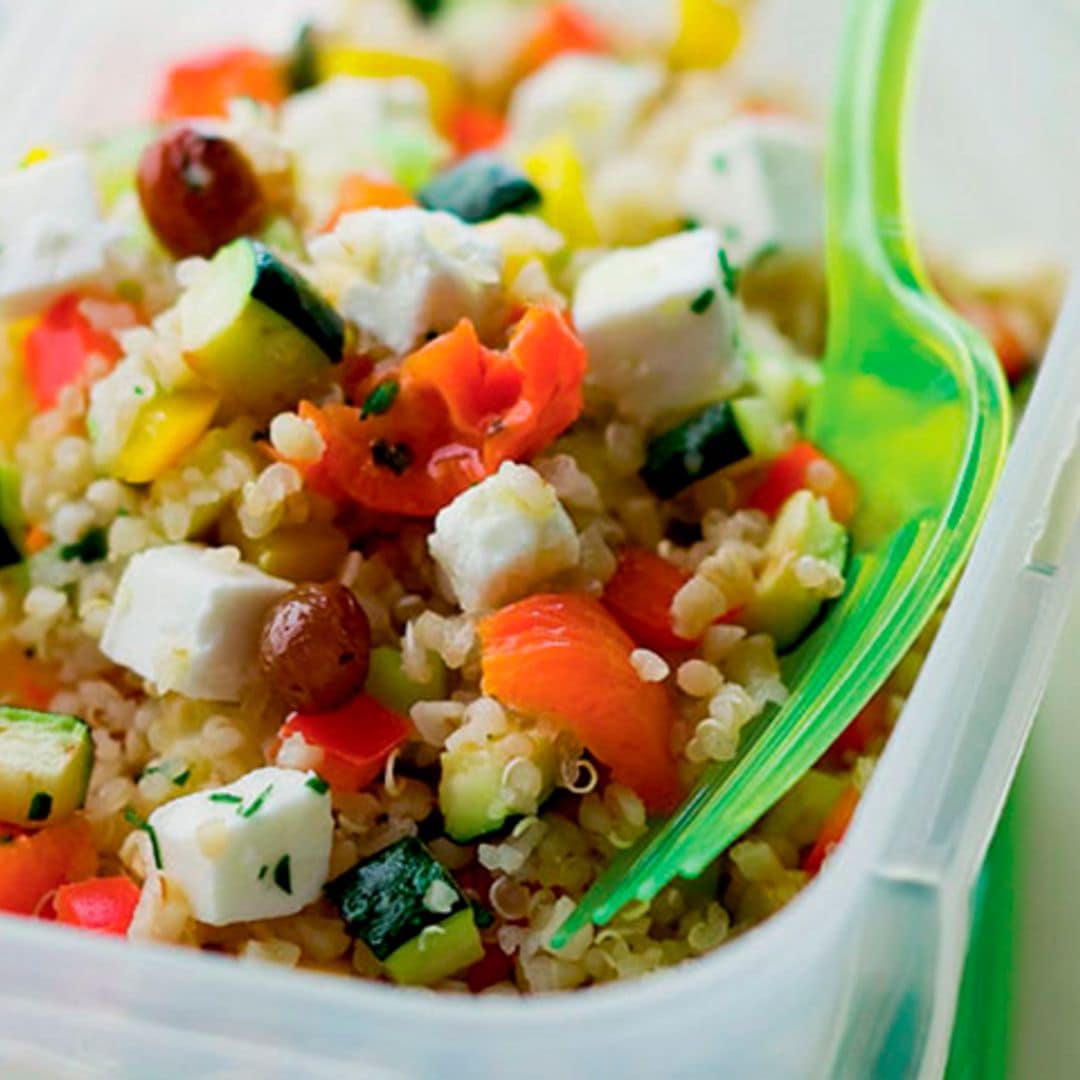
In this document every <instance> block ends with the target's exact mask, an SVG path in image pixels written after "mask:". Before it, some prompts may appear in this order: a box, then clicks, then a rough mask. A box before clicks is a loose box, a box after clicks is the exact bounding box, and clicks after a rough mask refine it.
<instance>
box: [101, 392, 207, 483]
mask: <svg viewBox="0 0 1080 1080" xmlns="http://www.w3.org/2000/svg"><path fill="white" fill-rule="evenodd" d="M220 404H221V397H220V395H219V394H217V393H215V392H214V391H213V390H174V391H173V392H171V393H167V394H160V395H158V396H156V397H154V398H151V400H150V401H148V402H147V403H146V404H145V405H144V406H143V407H142V408H141V409H140V410H139V413H138V417H137V419H136V420H135V423H134V425H133V426H132V429H131V434H130V435H129V436H128V438H127V441H126V442H125V443H124V447H123V449H122V450H121V451H120V454H119V456H118V457H117V458H116V460H115V461H114V462H113V464H112V466H111V468H110V471H111V472H112V474H113V476H115V477H116V478H117V479H119V480H123V481H124V482H125V483H127V484H148V483H150V482H151V481H152V480H156V479H157V478H158V477H159V476H160V475H161V474H162V473H163V472H165V471H166V470H167V469H170V468H171V467H172V466H173V465H175V464H176V463H177V462H178V461H179V460H180V459H181V458H182V457H183V456H184V454H186V453H187V451H188V450H190V449H191V448H192V447H193V446H194V445H195V443H197V442H198V441H199V439H200V438H202V436H203V435H204V434H205V433H206V432H207V430H208V429H209V427H210V424H211V423H212V421H213V419H214V415H215V413H216V412H217V410H218V406H219V405H220Z"/></svg>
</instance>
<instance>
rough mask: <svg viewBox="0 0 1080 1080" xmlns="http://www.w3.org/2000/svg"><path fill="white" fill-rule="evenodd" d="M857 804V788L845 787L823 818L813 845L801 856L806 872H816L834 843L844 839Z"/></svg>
mask: <svg viewBox="0 0 1080 1080" xmlns="http://www.w3.org/2000/svg"><path fill="white" fill-rule="evenodd" d="M858 806H859V789H858V788H856V787H854V786H851V787H848V788H846V789H845V790H844V792H843V794H842V795H841V796H840V797H839V798H838V799H837V800H836V805H835V806H834V807H833V808H832V810H831V811H830V813H829V816H828V817H827V818H826V819H825V824H824V825H822V827H821V832H820V833H819V834H818V838H817V840H816V841H815V842H814V846H813V847H812V848H811V849H810V850H809V851H808V852H807V853H806V855H805V856H804V857H803V860H802V868H803V870H805V871H806V872H807V873H808V874H816V873H817V872H818V871H819V870H820V869H821V867H822V864H823V863H824V862H825V860H826V859H827V858H828V857H829V856H830V855H831V854H832V852H833V849H834V848H835V847H836V845H837V844H839V843H840V841H841V840H843V839H844V835H845V833H846V832H847V830H848V826H849V825H850V824H851V819H852V818H853V817H854V816H855V811H856V809H858Z"/></svg>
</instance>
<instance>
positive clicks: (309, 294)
mask: <svg viewBox="0 0 1080 1080" xmlns="http://www.w3.org/2000/svg"><path fill="white" fill-rule="evenodd" d="M180 323H181V338H182V342H183V346H184V350H185V357H186V359H187V361H188V363H189V364H190V365H191V366H192V368H194V369H195V370H196V371H197V372H199V373H200V374H201V375H203V376H204V377H205V378H206V379H207V381H208V382H210V383H211V384H213V385H214V386H215V387H216V388H218V389H219V390H220V391H222V393H224V394H226V395H227V396H228V397H229V398H231V399H233V400H235V401H237V402H240V403H244V404H246V405H248V406H250V407H251V408H254V409H267V410H272V409H273V408H274V407H275V406H277V405H281V406H282V407H284V406H287V405H291V404H295V402H296V400H297V398H299V397H300V396H302V395H303V394H304V393H306V392H309V391H311V390H312V389H313V388H317V387H318V386H319V385H320V384H321V382H322V379H323V377H324V376H325V375H326V373H327V370H328V367H329V365H331V364H336V363H338V362H339V361H340V360H341V358H342V355H343V352H344V348H345V325H344V323H343V322H342V319H341V316H339V315H338V314H337V312H336V311H334V309H333V308H332V307H331V306H330V305H329V304H328V303H327V302H326V301H325V300H323V298H322V297H321V296H319V295H318V293H316V292H315V290H314V289H313V288H312V287H311V286H310V285H309V284H308V283H307V282H306V281H305V280H304V279H303V278H301V277H300V275H299V274H297V273H295V272H294V271H293V270H291V269H289V267H287V266H286V265H285V264H284V263H283V262H282V261H281V260H280V259H278V258H277V256H276V255H274V254H273V253H272V252H271V251H270V250H269V249H268V248H266V247H265V246H264V245H262V244H260V243H258V242H257V241H254V240H250V239H247V238H243V239H240V240H236V241H234V242H233V243H232V244H229V245H228V246H227V247H224V248H222V249H221V250H220V251H219V252H218V253H217V255H215V256H214V258H213V260H212V261H211V263H210V265H209V266H208V267H207V268H206V270H205V272H204V273H203V275H202V277H200V278H199V280H198V282H197V283H196V284H195V285H194V286H193V287H192V288H191V289H190V290H189V291H188V292H187V293H185V295H184V296H183V298H182V299H181V301H180Z"/></svg>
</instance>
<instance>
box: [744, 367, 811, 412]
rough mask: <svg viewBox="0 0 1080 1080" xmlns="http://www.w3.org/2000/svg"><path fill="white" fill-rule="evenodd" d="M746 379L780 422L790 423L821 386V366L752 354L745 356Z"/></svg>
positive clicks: (802, 410)
mask: <svg viewBox="0 0 1080 1080" xmlns="http://www.w3.org/2000/svg"><path fill="white" fill-rule="evenodd" d="M746 366H747V369H748V370H749V372H750V378H751V380H752V381H753V383H754V386H755V387H756V388H757V390H758V391H760V393H761V395H762V396H763V397H764V398H765V399H766V400H767V401H768V402H769V404H770V405H771V406H772V407H773V409H774V410H775V412H776V414H777V416H779V417H780V418H781V419H782V420H794V419H795V418H796V417H798V416H800V415H801V414H802V413H803V412H804V411H805V409H806V406H807V405H808V404H809V402H810V396H811V394H812V393H813V392H814V391H815V390H816V389H817V388H818V387H819V386H820V385H821V380H822V377H823V376H822V371H821V365H820V364H818V363H815V362H814V361H813V360H807V359H805V358H804V357H801V356H784V355H779V354H773V353H761V352H752V353H751V354H750V355H749V356H747V357H746Z"/></svg>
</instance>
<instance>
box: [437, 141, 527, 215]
mask: <svg viewBox="0 0 1080 1080" xmlns="http://www.w3.org/2000/svg"><path fill="white" fill-rule="evenodd" d="M417 199H418V201H419V203H420V205H421V206H422V207H424V209H425V210H443V211H445V212H446V213H448V214H454V215H456V216H457V217H459V218H461V220H462V221H467V222H469V223H470V224H476V223H477V222H481V221H490V220H491V219H492V218H496V217H498V216H499V215H500V214H510V213H520V212H521V211H523V210H528V209H529V208H531V207H533V206H536V205H537V204H538V203H539V202H540V191H539V189H538V188H537V187H536V185H535V184H533V183H532V181H531V180H529V179H528V178H527V177H525V176H523V175H522V174H521V173H519V172H518V171H517V170H515V169H513V168H511V167H510V166H509V165H507V164H506V162H505V161H503V160H502V159H501V158H500V157H498V156H497V155H495V154H489V153H484V152H480V153H476V154H470V155H469V157H467V158H465V160H464V161H462V162H460V163H459V164H457V165H455V166H454V167H453V168H452V169H448V170H447V171H446V172H444V173H441V174H440V175H438V176H436V177H435V179H434V180H432V181H430V182H429V183H428V184H427V185H425V186H424V187H423V188H422V189H421V190H420V191H419V192H418V193H417Z"/></svg>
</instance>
